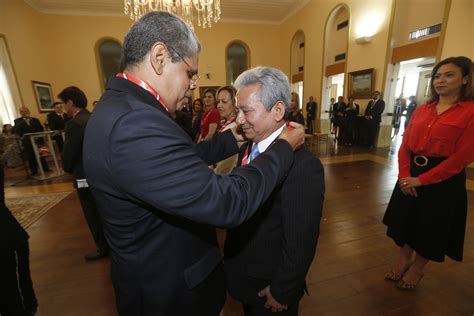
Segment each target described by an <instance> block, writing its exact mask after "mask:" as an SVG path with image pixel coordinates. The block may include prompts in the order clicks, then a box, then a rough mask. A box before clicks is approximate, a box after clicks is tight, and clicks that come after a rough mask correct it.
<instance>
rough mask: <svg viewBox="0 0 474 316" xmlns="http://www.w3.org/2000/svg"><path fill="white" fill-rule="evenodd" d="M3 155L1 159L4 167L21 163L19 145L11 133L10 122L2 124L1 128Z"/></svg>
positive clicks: (16, 165)
mask: <svg viewBox="0 0 474 316" xmlns="http://www.w3.org/2000/svg"><path fill="white" fill-rule="evenodd" d="M2 139H3V155H2V157H1V159H2V160H3V164H4V166H6V167H9V168H13V167H18V166H20V165H21V153H20V145H19V142H18V140H17V136H16V135H15V134H14V133H13V127H12V126H11V124H4V125H3V129H2Z"/></svg>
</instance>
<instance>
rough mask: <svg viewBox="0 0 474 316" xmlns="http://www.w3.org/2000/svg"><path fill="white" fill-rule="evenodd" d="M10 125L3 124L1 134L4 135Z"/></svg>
mask: <svg viewBox="0 0 474 316" xmlns="http://www.w3.org/2000/svg"><path fill="white" fill-rule="evenodd" d="M8 125H10V126H12V125H11V124H3V127H2V133H3V134H6V133H7V126H8Z"/></svg>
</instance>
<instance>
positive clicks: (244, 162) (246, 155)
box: [240, 142, 257, 166]
mask: <svg viewBox="0 0 474 316" xmlns="http://www.w3.org/2000/svg"><path fill="white" fill-rule="evenodd" d="M255 146H257V144H255ZM250 147H252V143H251V142H249V143H248V145H247V147H246V148H245V151H244V156H243V157H242V162H241V163H240V165H241V166H246V165H247V164H248V163H249V151H250V150H249V148H250Z"/></svg>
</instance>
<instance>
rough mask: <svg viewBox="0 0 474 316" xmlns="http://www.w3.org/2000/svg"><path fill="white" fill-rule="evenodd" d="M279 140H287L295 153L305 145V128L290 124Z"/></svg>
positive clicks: (293, 123)
mask: <svg viewBox="0 0 474 316" xmlns="http://www.w3.org/2000/svg"><path fill="white" fill-rule="evenodd" d="M279 138H280V139H284V140H286V141H287V142H288V143H289V144H290V146H291V147H292V148H293V151H295V150H297V149H298V148H300V147H301V145H303V144H304V126H303V125H301V124H298V123H295V122H289V125H288V127H287V128H285V129H283V132H282V133H281V134H280V137H279Z"/></svg>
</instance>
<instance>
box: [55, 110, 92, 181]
mask: <svg viewBox="0 0 474 316" xmlns="http://www.w3.org/2000/svg"><path fill="white" fill-rule="evenodd" d="M90 116H91V112H89V111H88V110H87V109H82V110H81V111H80V112H78V113H77V114H76V116H75V117H74V118H73V119H71V120H69V121H68V122H67V124H66V127H65V130H64V134H65V135H64V138H65V142H64V146H63V152H62V153H61V161H62V163H63V169H64V171H66V172H67V173H72V174H74V178H76V179H83V178H84V177H85V174H84V168H83V167H82V144H83V142H84V133H85V131H86V125H87V121H88V120H89V117H90Z"/></svg>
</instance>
